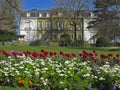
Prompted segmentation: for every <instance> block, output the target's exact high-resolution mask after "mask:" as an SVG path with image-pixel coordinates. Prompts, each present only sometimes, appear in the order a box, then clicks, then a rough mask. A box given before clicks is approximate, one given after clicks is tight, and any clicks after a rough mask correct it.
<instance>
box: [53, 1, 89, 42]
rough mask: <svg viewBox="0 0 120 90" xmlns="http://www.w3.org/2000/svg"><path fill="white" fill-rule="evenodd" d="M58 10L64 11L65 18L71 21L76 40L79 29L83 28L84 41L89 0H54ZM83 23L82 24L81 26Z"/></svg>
mask: <svg viewBox="0 0 120 90" xmlns="http://www.w3.org/2000/svg"><path fill="white" fill-rule="evenodd" d="M54 1H55V4H56V5H57V6H58V8H61V9H63V11H64V16H65V17H66V18H67V19H68V20H69V23H70V25H71V26H73V28H74V29H73V33H74V40H76V39H77V36H76V35H77V27H78V26H80V27H81V32H82V39H83V26H82V25H83V17H84V11H85V10H86V9H88V8H87V2H86V1H88V0H54ZM81 23H82V24H81Z"/></svg>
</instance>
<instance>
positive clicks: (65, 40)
mask: <svg viewBox="0 0 120 90" xmlns="http://www.w3.org/2000/svg"><path fill="white" fill-rule="evenodd" d="M71 42H72V40H71V38H70V36H69V35H68V34H63V35H62V36H61V38H60V41H59V45H60V46H66V47H67V46H69V45H71Z"/></svg>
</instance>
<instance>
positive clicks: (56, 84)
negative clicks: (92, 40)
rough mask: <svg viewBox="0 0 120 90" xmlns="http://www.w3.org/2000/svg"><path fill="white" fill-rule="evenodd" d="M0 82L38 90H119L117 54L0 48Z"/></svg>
mask: <svg viewBox="0 0 120 90" xmlns="http://www.w3.org/2000/svg"><path fill="white" fill-rule="evenodd" d="M0 85H1V86H14V87H17V86H19V87H24V88H26V89H27V88H34V89H35V88H36V89H39V90H40V89H45V90H64V89H65V90H85V89H88V90H92V89H94V90H98V89H100V90H103V89H104V90H109V89H112V90H115V88H116V89H120V54H117V55H116V56H113V55H112V54H109V55H104V54H101V55H98V54H97V52H95V51H93V52H92V53H91V52H86V51H83V52H80V53H78V54H75V53H70V54H69V53H64V52H60V53H56V52H47V51H46V50H44V49H41V51H40V53H37V52H29V51H25V52H17V51H10V52H6V51H4V50H0Z"/></svg>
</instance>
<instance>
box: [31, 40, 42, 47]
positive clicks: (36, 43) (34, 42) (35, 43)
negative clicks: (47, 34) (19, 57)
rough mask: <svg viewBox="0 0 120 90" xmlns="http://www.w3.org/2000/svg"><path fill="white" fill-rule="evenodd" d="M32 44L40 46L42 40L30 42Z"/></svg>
mask: <svg viewBox="0 0 120 90" xmlns="http://www.w3.org/2000/svg"><path fill="white" fill-rule="evenodd" d="M29 45H30V46H40V45H41V41H40V40H35V41H32V42H30V44H29Z"/></svg>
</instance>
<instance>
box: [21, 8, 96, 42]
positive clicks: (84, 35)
mask: <svg viewBox="0 0 120 90" xmlns="http://www.w3.org/2000/svg"><path fill="white" fill-rule="evenodd" d="M93 18H95V16H94V15H93V13H92V12H89V14H88V16H87V17H80V18H78V19H77V20H79V24H78V25H77V27H76V39H77V40H81V39H84V40H85V41H87V42H89V43H93V41H92V40H91V37H92V36H93V35H94V34H95V31H94V30H91V29H88V28H87V27H88V23H89V21H90V20H92V19H93ZM63 34H69V36H70V38H71V39H72V40H74V27H73V26H72V25H71V23H70V21H69V20H68V18H66V17H65V15H64V13H63V12H62V10H60V9H59V10H57V9H52V10H37V9H32V10H29V11H25V16H24V17H21V20H20V35H25V36H24V41H26V42H30V41H35V40H43V41H49V40H60V38H61V36H62V35H63Z"/></svg>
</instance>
